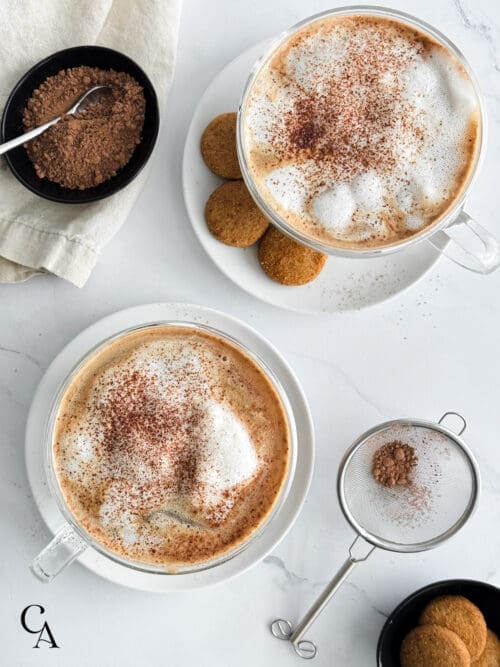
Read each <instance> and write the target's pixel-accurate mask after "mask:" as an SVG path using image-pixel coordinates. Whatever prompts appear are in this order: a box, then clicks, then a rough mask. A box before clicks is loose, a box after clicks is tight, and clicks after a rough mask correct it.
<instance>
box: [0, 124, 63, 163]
mask: <svg viewBox="0 0 500 667" xmlns="http://www.w3.org/2000/svg"><path fill="white" fill-rule="evenodd" d="M59 120H61V116H58V117H57V118H53V119H52V120H49V121H48V122H47V123H44V124H43V125H39V126H38V127H35V128H34V129H33V130H30V131H29V132H25V133H24V134H21V135H20V136H19V137H16V138H15V139H11V140H10V141H6V142H5V143H4V144H0V155H3V154H4V153H6V152H7V151H10V150H12V149H13V148H17V146H21V145H22V144H25V143H26V142H27V141H31V139H34V138H35V137H38V136H39V135H40V134H43V132H45V130H48V129H49V127H52V125H55V124H56V123H57V122H58V121H59Z"/></svg>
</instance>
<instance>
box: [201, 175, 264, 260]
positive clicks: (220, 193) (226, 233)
mask: <svg viewBox="0 0 500 667" xmlns="http://www.w3.org/2000/svg"><path fill="white" fill-rule="evenodd" d="M205 220H206V222H207V226H208V228H209V230H210V231H211V232H212V234H213V235H214V236H215V238H216V239H218V240H219V241H222V243H226V244H227V245H232V246H236V247H238V248H246V247H248V246H250V245H252V244H254V243H256V242H257V241H258V240H259V239H260V237H261V236H262V235H263V234H264V232H265V231H266V229H267V228H268V227H269V220H268V219H267V218H266V217H265V215H264V214H263V213H261V211H260V209H259V208H258V206H257V205H256V203H255V202H254V200H253V199H252V197H251V195H250V193H249V192H248V190H247V188H246V185H245V184H244V183H243V181H229V182H228V183H223V184H222V185H221V186H219V187H218V188H217V190H214V191H213V192H212V194H211V195H210V197H209V199H208V201H207V204H206V206H205Z"/></svg>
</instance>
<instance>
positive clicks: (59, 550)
mask: <svg viewBox="0 0 500 667" xmlns="http://www.w3.org/2000/svg"><path fill="white" fill-rule="evenodd" d="M153 327H183V328H189V329H195V330H200V331H205V332H207V333H209V334H212V335H215V336H217V337H219V338H222V340H224V341H226V342H227V343H229V344H230V345H232V346H233V347H236V348H237V349H239V350H241V351H242V352H243V353H244V354H245V355H246V356H247V357H249V358H250V359H251V360H252V361H253V362H254V363H255V364H256V365H257V366H258V367H259V369H260V370H261V371H262V372H263V373H264V375H265V376H266V378H267V379H268V380H269V382H270V383H271V385H272V386H273V388H274V389H275V390H276V392H277V394H278V396H279V398H280V400H281V403H282V405H283V409H284V412H285V416H286V420H287V425H288V430H289V433H290V458H289V465H288V470H287V473H286V477H285V480H284V482H283V485H282V487H281V491H280V494H279V496H278V498H277V499H276V501H275V503H274V505H273V507H272V509H271V511H270V513H269V515H268V516H267V517H266V518H265V519H264V521H263V522H262V524H261V525H260V526H258V527H257V528H256V529H255V531H254V532H252V533H250V535H249V536H248V537H247V538H246V539H245V540H244V541H243V542H242V543H241V544H239V545H237V546H236V547H234V548H233V549H231V550H230V551H228V552H227V553H224V554H222V555H221V556H220V557H219V558H214V559H212V560H209V561H203V562H201V563H198V564H195V565H190V566H181V567H179V568H176V569H175V571H167V569H166V567H165V566H161V565H153V564H149V563H144V562H139V561H134V560H131V559H127V558H124V557H122V556H119V555H118V554H116V553H114V552H112V551H110V550H108V549H107V548H105V547H104V546H103V545H102V544H100V543H99V542H98V541H97V540H96V539H95V538H94V537H92V535H90V534H89V533H88V532H87V531H86V530H85V529H84V528H83V527H82V526H81V525H80V524H79V523H78V521H77V519H76V518H75V517H74V515H73V514H72V512H71V509H70V508H69V507H68V505H67V503H66V500H65V498H64V495H63V493H62V491H61V488H60V485H59V481H58V479H57V474H56V471H55V467H54V461H53V436H54V428H55V424H56V419H57V415H58V412H59V407H60V405H61V401H62V399H63V397H64V395H65V394H66V391H67V390H68V388H69V386H70V384H71V382H72V381H73V379H74V378H75V376H76V374H77V373H78V372H79V371H80V370H81V369H82V368H83V367H84V366H85V365H86V364H87V363H88V362H89V361H90V359H91V358H92V357H93V356H94V355H95V354H96V353H97V352H99V351H100V350H102V349H103V348H105V347H106V346H107V345H109V344H110V343H112V342H114V341H116V340H118V339H119V338H122V337H124V336H126V335H127V334H131V333H134V332H138V331H141V330H143V329H144V330H145V329H151V328H153ZM43 446H44V450H45V451H44V464H45V473H46V476H47V480H48V483H49V489H50V491H51V493H52V496H53V497H54V499H55V501H56V503H57V506H58V508H59V510H60V512H61V514H62V515H63V517H64V519H65V521H66V523H65V524H63V526H61V528H60V529H59V530H58V532H57V533H56V535H55V537H54V538H53V539H52V541H51V542H50V543H49V544H48V545H47V546H46V547H45V549H43V550H42V551H41V552H40V553H39V554H38V556H36V557H35V559H34V560H33V563H32V564H31V568H30V569H31V571H32V572H33V574H34V575H35V576H36V577H37V578H38V579H40V580H41V581H43V582H45V583H49V582H50V581H52V579H53V578H54V577H55V576H57V575H58V574H59V573H60V572H62V570H64V568H66V567H67V566H68V565H69V564H70V563H72V562H73V561H74V560H75V559H76V558H78V556H80V555H81V554H82V553H83V552H84V551H85V550H86V549H88V548H93V549H95V550H96V551H98V552H99V553H101V554H102V555H104V556H106V557H107V558H109V559H110V560H112V561H115V562H116V563H119V564H120V565H124V566H126V567H129V568H132V569H134V570H139V571H141V572H147V573H150V574H160V575H175V574H187V573H191V572H199V571H201V570H206V569H209V568H212V567H216V566H217V565H220V564H221V563H224V562H226V561H228V560H229V559H231V558H234V557H235V556H237V555H238V554H239V553H241V552H242V551H243V550H244V549H246V548H247V547H248V546H249V545H250V544H251V543H253V542H254V541H255V540H256V539H257V538H258V537H259V536H261V535H262V533H263V532H264V530H265V529H266V528H267V526H268V525H269V523H270V522H271V521H272V519H273V517H275V516H276V514H277V513H278V512H279V510H280V508H281V506H282V505H283V503H284V501H285V500H286V497H287V495H288V492H289V490H290V487H291V485H292V481H293V476H294V472H295V463H296V458H297V432H296V427H295V420H294V416H293V411H292V408H291V405H290V402H289V400H288V398H287V395H286V393H285V390H284V389H283V387H282V385H281V383H280V381H279V380H278V378H277V377H276V375H275V374H274V372H273V371H272V370H271V369H270V368H269V366H268V365H267V364H266V363H265V362H264V361H263V360H262V359H261V358H260V357H259V356H258V355H256V354H255V353H254V352H252V351H251V350H249V349H248V348H247V347H246V346H245V345H243V343H241V342H240V341H238V340H236V339H235V338H233V337H231V336H230V335H228V334H226V333H223V332H222V331H219V330H217V329H215V328H213V327H209V326H206V325H201V324H195V323H193V322H180V321H162V322H152V323H149V324H143V325H139V326H135V327H131V328H129V329H125V330H123V331H120V332H119V333H117V334H115V335H113V336H111V337H109V338H107V339H105V340H104V341H102V342H101V343H99V344H98V345H96V346H95V347H93V348H92V349H91V350H90V351H89V352H88V353H87V354H86V355H85V356H84V357H83V358H82V359H81V360H80V361H79V362H78V363H77V365H76V366H75V367H74V368H73V369H72V370H71V372H70V373H69V374H68V376H67V377H66V379H65V380H64V382H63V383H62V385H61V387H60V388H59V390H58V391H57V394H56V396H55V398H54V401H53V403H52V407H51V410H50V413H49V416H48V419H47V423H46V428H45V433H44V445H43Z"/></svg>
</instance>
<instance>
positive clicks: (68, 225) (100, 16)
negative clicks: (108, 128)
mask: <svg viewBox="0 0 500 667" xmlns="http://www.w3.org/2000/svg"><path fill="white" fill-rule="evenodd" d="M181 1H182V0H147V2H138V1H137V0H72V1H71V2H68V0H50V2H40V0H22V1H20V0H4V2H3V5H2V20H1V21H0V62H1V63H2V75H1V76H0V109H1V108H3V105H4V104H5V102H6V99H7V96H8V95H9V93H10V91H11V89H12V88H13V86H14V85H15V83H16V81H17V80H18V79H20V78H21V76H22V75H23V74H24V72H26V71H27V70H28V69H29V68H30V67H32V66H33V65H34V64H35V63H36V62H38V61H39V60H41V59H42V58H44V57H46V56H48V55H50V54H51V53H54V52H55V51H59V50H61V49H65V48H68V47H70V46H77V45H81V44H99V45H102V46H108V47H110V48H115V49H117V50H118V51H121V52H123V53H125V54H127V55H128V56H130V57H131V58H132V59H133V60H135V61H136V62H137V63H138V64H139V65H140V66H141V67H142V68H143V69H144V70H145V72H146V73H147V74H148V76H149V77H150V78H151V80H152V81H153V84H154V86H155V88H156V92H157V94H158V101H159V104H160V110H161V111H162V110H163V108H164V106H165V102H166V98H167V92H168V88H169V86H170V82H171V80H172V76H173V70H174V61H175V52H176V46H177V32H178V24H179V16H180V9H181ZM144 179H145V174H144V172H143V173H142V174H141V175H140V176H139V177H138V178H136V179H135V181H134V182H133V183H131V184H130V185H129V186H128V187H127V188H125V189H124V190H122V191H121V192H120V194H119V195H117V196H114V197H110V198H109V199H105V200H103V201H100V202H95V203H93V204H86V205H81V206H72V205H68V204H56V203H53V202H49V201H47V200H45V199H42V198H41V197H37V196H36V195H34V194H32V193H30V192H29V191H28V190H26V189H25V188H24V187H23V186H22V185H21V184H20V183H19V182H18V181H17V180H16V179H15V178H14V177H13V176H12V174H11V173H10V171H9V169H8V167H7V165H6V164H5V162H4V161H3V160H1V164H0V193H1V197H0V282H19V281H22V280H27V279H28V278H30V277H31V276H33V275H34V274H36V273H41V272H47V271H48V272H50V273H54V274H55V275H57V276H60V277H61V278H65V279H66V280H69V281H70V282H72V283H74V284H75V285H77V286H78V287H81V286H83V285H84V284H85V282H86V280H87V278H88V277H89V275H90V273H91V271H92V269H93V267H94V266H95V263H96V262H97V259H98V257H99V253H100V252H101V250H102V248H103V247H104V246H105V245H106V243H107V242H108V241H109V240H110V239H111V238H112V237H113V236H114V234H115V233H116V232H117V230H118V229H119V227H120V226H121V225H122V224H123V222H124V220H125V219H126V217H127V215H128V213H129V211H130V209H131V208H132V205H133V203H134V201H135V199H136V197H137V195H138V193H139V191H140V189H141V187H142V185H143V183H144Z"/></svg>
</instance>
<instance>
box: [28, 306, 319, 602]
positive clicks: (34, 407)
mask: <svg viewBox="0 0 500 667" xmlns="http://www.w3.org/2000/svg"><path fill="white" fill-rule="evenodd" d="M162 320H185V321H188V322H198V323H200V324H207V325H209V326H212V327H215V328H216V329H219V330H221V331H223V332H226V333H228V334H229V335H230V336H233V337H234V338H236V339H237V340H240V341H241V342H242V343H243V344H244V345H246V346H247V347H248V348H249V349H250V350H252V351H254V352H255V353H256V354H257V355H258V356H260V357H261V358H262V359H263V360H264V362H266V363H267V364H268V365H269V367H270V368H271V369H272V370H273V371H274V372H275V374H276V376H277V377H278V379H279V381H280V382H281V384H282V386H283V388H284V390H285V392H286V395H287V397H288V399H289V401H290V405H291V407H292V410H293V414H294V416H295V420H296V428H297V442H298V451H297V462H296V468H295V474H294V477H293V481H292V484H291V487H290V491H289V494H288V496H287V498H286V500H285V501H284V503H283V505H282V506H281V508H280V509H279V511H278V512H277V514H276V516H275V517H274V518H273V519H272V521H271V523H270V524H269V525H268V526H267V527H266V529H265V530H264V531H263V532H262V534H261V535H259V536H258V537H257V538H256V540H255V541H254V542H252V543H251V544H249V546H248V547H247V548H246V549H244V550H243V551H242V552H241V553H239V554H237V555H236V556H234V558H232V559H230V560H228V561H226V562H224V563H221V564H220V565H218V566H216V567H213V568H212V569H209V570H203V571H200V572H196V573H193V574H175V575H168V574H165V575H162V574H148V573H145V572H139V571H136V570H132V569H130V568H128V567H125V566H123V565H120V564H118V563H115V562H114V561H112V560H110V559H109V558H106V557H105V556H103V555H101V554H100V553H98V552H97V551H95V550H94V549H92V548H90V547H89V548H88V549H87V550H86V551H85V552H84V553H83V554H82V555H81V556H80V557H79V559H78V560H79V562H80V563H82V565H85V566H86V567H88V568H89V570H92V572H95V573H96V574H98V575H100V576H102V577H105V578H106V579H109V580H110V581H113V582H115V583H117V584H122V585H124V586H130V587H132V588H137V589H141V590H145V591H152V592H170V591H183V590H190V589H194V588H201V587H203V586H207V585H209V584H215V583H217V582H219V581H224V580H226V579H228V578H230V577H233V576H235V575H237V574H241V573H242V572H244V571H245V570H247V569H248V568H249V567H251V566H252V565H255V564H256V563H258V562H259V561H260V560H262V558H264V557H265V556H266V555H267V554H268V553H269V552H270V551H271V550H272V549H274V548H275V547H276V545H277V544H278V543H279V542H280V541H281V540H282V539H283V537H284V536H285V535H286V533H287V532H288V530H289V529H290V528H291V526H292V525H293V523H294V521H295V519H296V518H297V516H298V514H299V512H300V509H301V508H302V505H303V503H304V500H305V498H306V495H307V491H308V489H309V485H310V482H311V476H312V471H313V464H314V433H313V426H312V419H311V413H310V411H309V406H308V404H307V401H306V398H305V396H304V393H303V391H302V389H301V387H300V384H299V382H298V380H297V378H296V376H295V374H294V372H293V371H292V369H291V368H290V366H289V365H288V363H287V362H286V361H285V359H284V358H283V357H282V356H281V354H280V353H279V352H278V351H277V350H276V349H275V348H274V347H273V346H272V345H271V343H269V341H267V340H266V339H265V338H263V337H262V336H261V335H260V334H258V333H257V332H256V331H255V330H254V329H252V328H251V327H249V326H248V325H247V324H245V323H244V322H242V321H241V320H237V319H235V318H233V317H231V316H229V315H226V314H224V313H221V312H218V311H215V310H211V309H209V308H204V307H202V306H195V305H187V304H182V303H153V304H147V305H143V306H137V307H135V308H129V309H128V310H122V311H120V312H118V313H114V314H113V315H109V316H108V317H105V318H104V319H102V320H99V321H98V322H96V323H95V324H93V325H91V326H90V327H89V328H88V329H85V330H84V331H82V333H80V334H79V335H78V336H76V338H74V339H73V340H72V341H71V342H70V343H68V345H66V347H65V348H64V349H63V350H62V351H61V352H60V353H59V355H58V356H57V357H56V358H55V359H54V361H53V362H52V363H51V365H50V366H49V368H48V369H47V371H46V373H45V375H44V376H43V378H42V380H41V382H40V384H39V386H38V388H37V391H36V393H35V396H34V398H33V403H32V404H31V408H30V412H29V416H28V422H27V425H26V451H25V454H26V468H27V473H28V480H29V483H30V486H31V490H32V492H33V498H34V500H35V503H36V505H37V506H38V509H39V510H40V514H41V515H42V517H43V519H44V521H45V523H46V524H47V526H48V527H49V529H50V530H51V531H52V533H54V534H55V533H56V532H57V531H58V530H59V528H60V527H61V526H62V525H63V523H64V519H63V517H62V515H61V513H60V512H59V509H58V507H57V505H56V502H55V500H54V499H53V497H52V495H51V494H50V491H49V488H48V484H47V479H46V476H45V470H44V464H43V434H44V431H45V426H46V421H47V417H48V414H49V411H50V406H51V404H52V400H53V398H54V395H55V393H56V391H57V389H58V388H59V386H60V384H61V383H62V382H63V380H64V379H65V377H66V375H67V374H68V373H69V371H70V370H71V369H72V368H73V367H74V366H75V364H76V363H77V362H78V361H79V360H80V359H81V358H82V356H83V355H84V354H85V353H86V352H88V350H89V349H91V348H92V347H93V346H94V345H96V344H97V343H99V342H100V341H102V340H104V339H106V338H108V337H109V336H112V335H113V334H115V333H118V332H119V331H121V330H123V329H127V328H128V327H131V326H135V325H138V324H146V323H148V322H158V321H162ZM70 567H71V566H70ZM60 576H62V577H64V576H68V575H67V573H63V574H61V575H60Z"/></svg>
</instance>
